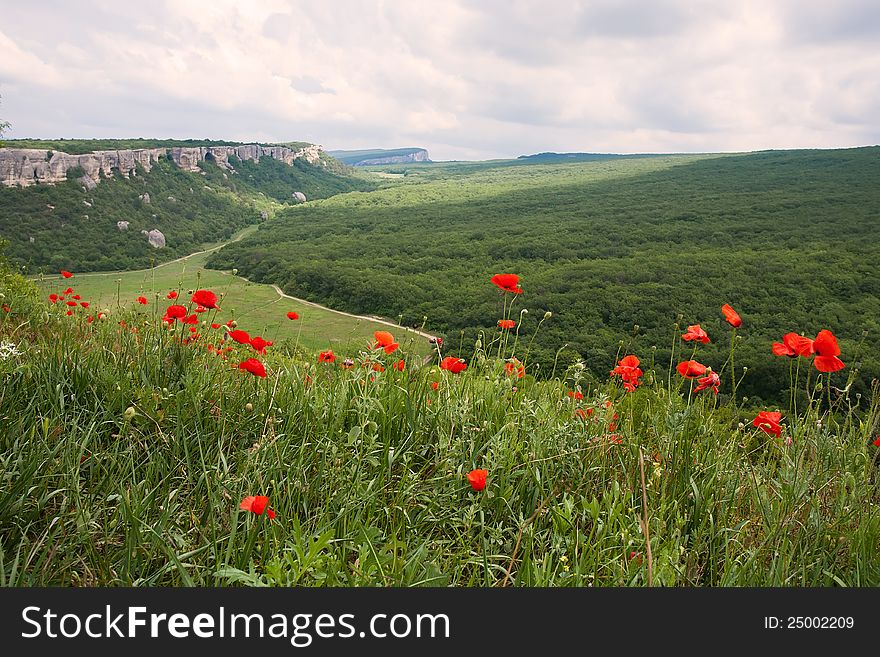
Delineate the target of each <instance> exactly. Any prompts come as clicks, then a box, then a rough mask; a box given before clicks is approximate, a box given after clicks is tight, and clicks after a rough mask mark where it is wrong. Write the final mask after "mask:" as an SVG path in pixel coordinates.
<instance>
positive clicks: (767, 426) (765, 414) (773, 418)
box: [752, 411, 782, 438]
mask: <svg viewBox="0 0 880 657" xmlns="http://www.w3.org/2000/svg"><path fill="white" fill-rule="evenodd" d="M781 419H782V413H779V412H778V411H761V412H760V413H758V416H757V417H756V418H755V419H754V420H752V424H753V425H754V426H756V427H758V428H759V429H761V431H763V432H764V433H766V434H769V435H772V436H776V437H777V438H779V436H780V435H782V426H781V425H780V424H779V421H780V420H781Z"/></svg>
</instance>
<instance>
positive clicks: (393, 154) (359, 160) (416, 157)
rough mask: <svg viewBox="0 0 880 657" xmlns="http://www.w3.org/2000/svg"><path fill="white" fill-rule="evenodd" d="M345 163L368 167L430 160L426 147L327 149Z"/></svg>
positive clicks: (331, 154)
mask: <svg viewBox="0 0 880 657" xmlns="http://www.w3.org/2000/svg"><path fill="white" fill-rule="evenodd" d="M327 155H329V156H330V157H335V158H336V159H337V160H339V161H340V162H342V163H344V164H348V165H349V166H353V167H366V166H372V165H377V164H406V163H407V162H430V161H431V159H430V157H429V156H428V151H427V150H425V149H424V148H390V149H389V148H370V149H365V150H356V151H327Z"/></svg>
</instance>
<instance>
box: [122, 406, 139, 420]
mask: <svg viewBox="0 0 880 657" xmlns="http://www.w3.org/2000/svg"><path fill="white" fill-rule="evenodd" d="M135 415H137V411H136V410H134V406H129V407H128V408H126V409H125V412H124V413H123V414H122V416H123V417H124V418H125V420H126V422H131V420H132V419H134V416H135Z"/></svg>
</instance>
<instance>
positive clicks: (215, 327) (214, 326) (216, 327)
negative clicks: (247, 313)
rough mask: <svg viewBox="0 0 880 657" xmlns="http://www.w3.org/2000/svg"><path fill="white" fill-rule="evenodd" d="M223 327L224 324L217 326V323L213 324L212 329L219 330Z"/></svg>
mask: <svg viewBox="0 0 880 657" xmlns="http://www.w3.org/2000/svg"><path fill="white" fill-rule="evenodd" d="M221 326H222V324H217V323H214V324H211V328H212V329H218V328H220V327H221Z"/></svg>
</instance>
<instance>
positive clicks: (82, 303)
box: [79, 301, 89, 308]
mask: <svg viewBox="0 0 880 657" xmlns="http://www.w3.org/2000/svg"><path fill="white" fill-rule="evenodd" d="M79 305H80V306H82V307H83V308H88V307H89V302H88V301H80V302H79Z"/></svg>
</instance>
